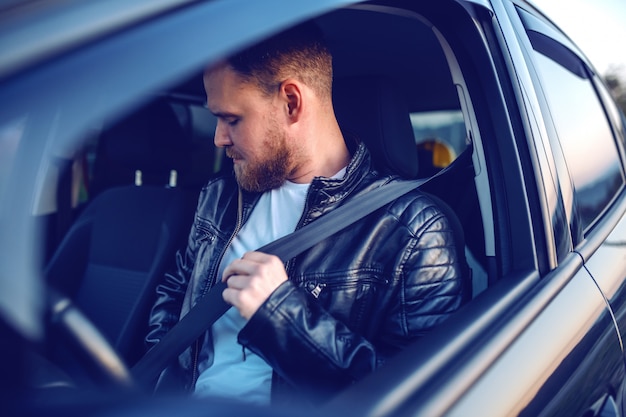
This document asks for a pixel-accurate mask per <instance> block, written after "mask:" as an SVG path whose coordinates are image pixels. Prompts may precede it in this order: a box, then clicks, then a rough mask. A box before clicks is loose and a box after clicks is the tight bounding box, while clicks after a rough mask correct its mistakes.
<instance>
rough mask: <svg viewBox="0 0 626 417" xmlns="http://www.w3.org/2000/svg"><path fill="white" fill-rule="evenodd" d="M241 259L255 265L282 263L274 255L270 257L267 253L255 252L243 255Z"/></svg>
mask: <svg viewBox="0 0 626 417" xmlns="http://www.w3.org/2000/svg"><path fill="white" fill-rule="evenodd" d="M241 259H243V260H246V261H250V262H255V263H270V262H276V261H278V262H281V263H282V261H281V260H280V258H278V257H277V256H276V255H271V254H268V253H264V252H257V251H251V252H246V253H244V254H243V256H242V257H241Z"/></svg>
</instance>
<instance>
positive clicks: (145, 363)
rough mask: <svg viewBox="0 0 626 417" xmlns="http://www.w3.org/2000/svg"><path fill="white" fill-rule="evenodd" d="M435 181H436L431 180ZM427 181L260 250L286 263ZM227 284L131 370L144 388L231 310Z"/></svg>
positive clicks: (343, 209)
mask: <svg viewBox="0 0 626 417" xmlns="http://www.w3.org/2000/svg"><path fill="white" fill-rule="evenodd" d="M431 178H432V177H431ZM426 181H427V180H426V179H420V180H410V181H398V182H392V183H389V184H386V185H383V186H381V187H378V188H376V189H374V190H371V191H368V192H365V193H363V194H359V195H356V196H355V197H353V198H352V199H350V200H349V201H347V202H346V203H345V204H344V205H342V206H340V207H337V208H336V209H334V210H332V211H330V212H329V213H327V214H325V215H323V216H321V217H320V218H318V219H317V220H315V221H313V222H311V223H309V224H307V225H306V226H303V227H301V228H300V229H297V230H296V231H294V232H292V233H290V234H288V235H286V236H284V237H282V238H280V239H277V240H275V241H273V242H270V243H268V244H267V245H265V246H263V247H261V248H259V249H257V251H259V252H264V253H267V254H272V255H275V256H278V257H279V258H280V259H281V260H282V261H283V262H287V261H288V260H289V259H291V258H293V257H295V256H297V255H299V254H300V253H302V252H304V251H305V250H307V249H309V248H311V247H313V246H314V245H316V244H317V243H319V242H321V241H323V240H324V239H326V238H328V237H330V236H332V235H333V234H335V233H337V232H338V231H340V230H342V229H345V228H346V227H348V226H350V225H351V224H353V223H355V222H356V221H357V220H359V219H362V218H363V217H365V216H367V215H368V214H370V213H373V212H374V211H376V210H377V209H379V208H381V207H383V206H384V205H386V204H388V203H390V202H392V201H393V200H395V199H397V198H398V197H400V196H402V195H404V194H406V193H408V192H409V191H411V190H414V189H416V188H418V187H419V186H421V185H422V184H423V183H425V182H426ZM225 288H226V284H225V283H224V282H222V281H221V280H219V281H218V282H217V283H216V284H215V285H213V287H212V288H211V290H210V291H209V292H207V293H206V294H205V295H204V296H202V297H201V298H200V299H199V300H198V302H197V303H196V304H195V305H194V306H193V307H192V308H191V309H190V310H189V312H188V313H187V314H186V315H185V316H183V317H182V318H181V319H180V321H179V322H178V323H176V325H174V327H172V328H171V329H170V331H169V332H167V333H166V334H165V336H164V337H163V338H162V339H161V340H160V341H159V343H157V344H156V345H155V346H154V347H153V348H152V349H150V350H149V351H148V352H147V353H146V354H145V355H144V356H143V357H142V358H141V359H140V360H139V361H138V362H137V363H136V364H135V366H133V367H132V369H131V375H132V377H133V380H134V382H135V383H136V384H138V385H139V386H140V387H148V386H150V384H152V383H153V382H154V381H155V380H156V378H157V377H158V376H159V374H160V373H161V371H162V370H163V369H165V367H166V366H167V365H168V364H169V362H170V361H171V360H172V359H173V358H175V357H177V356H178V355H180V354H181V353H182V352H183V351H184V350H185V349H186V348H187V347H189V346H191V345H192V344H193V342H194V341H195V340H196V339H197V338H198V337H200V335H201V334H202V333H203V332H204V331H206V330H207V329H208V328H209V327H211V326H212V325H213V323H215V322H216V321H217V319H219V318H220V317H221V316H222V315H223V314H224V313H226V311H227V310H228V309H229V308H230V307H231V306H230V305H229V304H227V303H226V302H225V301H224V300H223V298H222V292H223V290H224V289H225Z"/></svg>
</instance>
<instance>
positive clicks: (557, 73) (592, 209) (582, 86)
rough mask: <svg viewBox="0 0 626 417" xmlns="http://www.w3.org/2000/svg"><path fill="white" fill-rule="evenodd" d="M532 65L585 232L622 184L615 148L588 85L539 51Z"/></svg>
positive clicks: (598, 102) (587, 80)
mask: <svg viewBox="0 0 626 417" xmlns="http://www.w3.org/2000/svg"><path fill="white" fill-rule="evenodd" d="M563 49H565V48H563ZM556 56H559V55H558V54H557V55H556ZM569 57H570V59H571V55H570V56H569ZM536 63H537V65H538V69H539V72H540V74H541V76H542V79H543V89H544V92H545V94H546V96H547V100H548V103H549V105H550V113H551V116H552V118H553V122H554V125H555V128H556V130H557V133H558V137H559V141H560V143H561V147H562V149H563V154H564V156H565V160H566V163H567V166H568V169H569V171H570V175H571V177H572V180H573V183H574V188H575V196H576V205H577V207H578V211H579V215H580V221H581V223H582V224H581V226H582V227H583V228H587V227H588V226H589V225H591V224H592V223H593V221H594V220H595V219H596V218H597V217H598V216H599V215H600V214H601V213H602V211H603V210H604V209H605V208H606V207H607V205H608V204H609V203H610V201H611V200H612V199H613V197H614V196H615V194H616V193H617V191H618V190H619V189H620V188H621V186H622V184H623V175H622V166H621V162H620V159H619V154H618V150H617V147H616V143H615V140H614V137H613V134H612V131H611V128H610V125H609V123H608V120H607V117H606V113H605V111H604V108H603V107H602V105H601V103H600V101H599V99H598V96H597V94H596V92H595V90H594V87H593V85H592V84H591V82H590V80H589V79H588V78H585V77H582V76H581V73H580V72H579V71H576V72H573V71H572V70H571V69H570V67H571V65H567V66H563V65H560V64H559V63H557V62H556V61H554V60H553V59H551V58H548V57H547V56H545V55H543V54H541V53H539V52H536ZM580 64H581V65H582V63H580ZM578 68H580V67H578Z"/></svg>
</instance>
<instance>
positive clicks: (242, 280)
mask: <svg viewBox="0 0 626 417" xmlns="http://www.w3.org/2000/svg"><path fill="white" fill-rule="evenodd" d="M250 281H251V277H250V275H230V276H228V277H227V278H226V285H227V286H228V288H232V289H236V290H242V289H244V288H246V287H247V286H248V285H249V283H250Z"/></svg>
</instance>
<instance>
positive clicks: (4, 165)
mask: <svg viewBox="0 0 626 417" xmlns="http://www.w3.org/2000/svg"><path fill="white" fill-rule="evenodd" d="M26 119H27V118H26V117H21V118H18V119H13V120H10V121H9V122H7V123H5V124H0V196H2V195H4V192H5V190H6V187H7V184H8V180H9V175H10V173H11V169H12V167H13V162H14V160H15V155H16V153H17V147H18V145H19V143H20V139H21V138H22V136H23V133H24V128H25V126H26Z"/></svg>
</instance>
